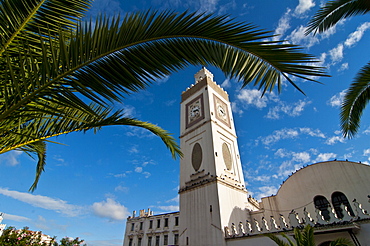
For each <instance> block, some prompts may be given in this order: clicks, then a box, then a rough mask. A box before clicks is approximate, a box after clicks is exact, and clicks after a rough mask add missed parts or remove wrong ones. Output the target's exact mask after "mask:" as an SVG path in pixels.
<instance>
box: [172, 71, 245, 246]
mask: <svg viewBox="0 0 370 246" xmlns="http://www.w3.org/2000/svg"><path fill="white" fill-rule="evenodd" d="M180 132H181V136H180V139H181V140H180V145H181V150H182V152H183V154H184V157H183V158H182V159H181V163H180V165H181V166H180V190H179V194H180V231H179V234H180V245H191V246H197V245H207V246H216V245H226V243H225V239H224V237H225V236H224V227H225V226H228V227H229V228H231V222H236V221H242V222H243V223H244V222H245V220H246V219H249V211H250V210H249V209H251V208H252V206H250V205H249V203H248V199H247V190H246V189H245V186H244V177H243V170H242V166H241V162H240V156H239V150H238V144H237V137H236V132H235V127H234V122H233V117H232V111H231V106H230V102H229V97H228V94H227V93H226V92H225V91H224V90H223V89H222V88H221V87H220V86H219V85H217V84H216V83H215V82H213V74H212V73H211V72H210V71H208V70H207V69H205V68H202V69H201V70H200V71H199V72H198V73H196V74H195V84H194V85H192V86H191V87H190V88H188V89H187V90H186V91H185V92H183V93H182V101H181V131H180Z"/></svg>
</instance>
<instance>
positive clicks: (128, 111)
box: [123, 104, 137, 117]
mask: <svg viewBox="0 0 370 246" xmlns="http://www.w3.org/2000/svg"><path fill="white" fill-rule="evenodd" d="M123 108H124V112H125V116H127V117H135V116H136V117H137V115H136V108H135V107H134V106H132V105H128V104H124V105H123Z"/></svg>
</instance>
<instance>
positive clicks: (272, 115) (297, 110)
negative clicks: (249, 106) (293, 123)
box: [265, 100, 311, 119]
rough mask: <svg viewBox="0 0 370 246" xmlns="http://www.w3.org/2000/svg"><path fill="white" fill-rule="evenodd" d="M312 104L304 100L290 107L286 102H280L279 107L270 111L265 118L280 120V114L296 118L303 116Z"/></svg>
mask: <svg viewBox="0 0 370 246" xmlns="http://www.w3.org/2000/svg"><path fill="white" fill-rule="evenodd" d="M310 103H311V102H310V101H308V102H307V101H302V100H299V101H298V102H296V103H293V104H290V105H288V104H287V103H285V102H279V105H277V106H275V107H273V108H270V109H269V112H268V113H267V115H266V116H265V117H266V118H269V119H279V118H280V113H284V114H287V115H289V116H292V117H296V116H299V115H301V113H302V112H303V110H304V108H305V106H307V105H309V104H310Z"/></svg>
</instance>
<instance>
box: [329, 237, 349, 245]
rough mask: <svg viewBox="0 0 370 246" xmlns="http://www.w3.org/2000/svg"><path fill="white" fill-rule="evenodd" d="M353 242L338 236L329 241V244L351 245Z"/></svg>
mask: <svg viewBox="0 0 370 246" xmlns="http://www.w3.org/2000/svg"><path fill="white" fill-rule="evenodd" d="M353 245H354V244H353V243H352V241H351V240H349V239H347V238H338V239H336V240H334V241H332V242H330V244H329V246H353Z"/></svg>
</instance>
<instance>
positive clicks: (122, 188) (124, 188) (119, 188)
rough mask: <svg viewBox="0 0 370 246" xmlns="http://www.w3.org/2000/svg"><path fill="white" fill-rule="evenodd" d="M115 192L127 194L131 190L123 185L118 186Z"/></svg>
mask: <svg viewBox="0 0 370 246" xmlns="http://www.w3.org/2000/svg"><path fill="white" fill-rule="evenodd" d="M114 191H122V192H125V193H127V192H128V191H129V188H128V187H124V186H122V185H118V186H116V187H115V188H114Z"/></svg>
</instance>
